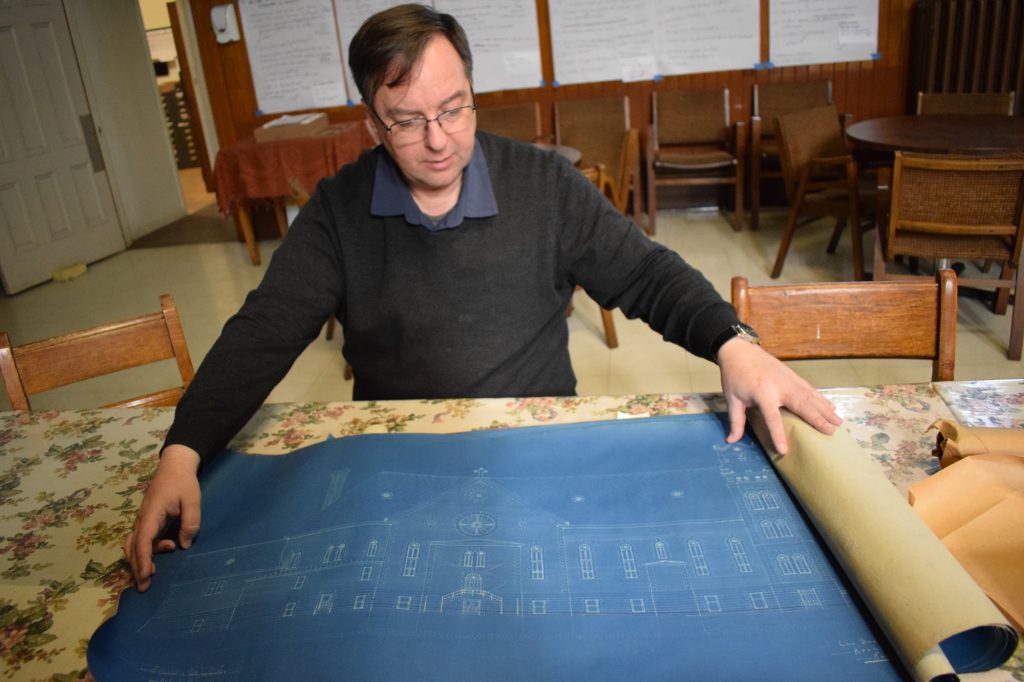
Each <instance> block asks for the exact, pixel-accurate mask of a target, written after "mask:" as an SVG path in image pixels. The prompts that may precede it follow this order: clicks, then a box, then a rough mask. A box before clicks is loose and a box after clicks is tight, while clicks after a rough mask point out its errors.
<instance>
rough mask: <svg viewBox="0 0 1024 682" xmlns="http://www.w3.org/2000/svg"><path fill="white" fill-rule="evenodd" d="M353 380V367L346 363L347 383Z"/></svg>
mask: <svg viewBox="0 0 1024 682" xmlns="http://www.w3.org/2000/svg"><path fill="white" fill-rule="evenodd" d="M351 378H352V365H350V364H348V363H347V362H346V363H345V381H348V380H349V379H351Z"/></svg>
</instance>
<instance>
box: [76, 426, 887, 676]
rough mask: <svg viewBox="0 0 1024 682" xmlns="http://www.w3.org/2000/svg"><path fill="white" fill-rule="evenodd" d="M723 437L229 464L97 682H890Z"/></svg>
mask: <svg viewBox="0 0 1024 682" xmlns="http://www.w3.org/2000/svg"><path fill="white" fill-rule="evenodd" d="M723 420H724V416H720V415H695V416H689V417H667V418H657V419H651V420H635V421H623V422H605V423H593V424H580V425H572V426H558V427H543V428H531V429H513V430H505V431H486V432H477V433H471V434H456V435H451V436H425V435H389V436H361V437H356V438H346V439H341V440H333V441H329V442H327V443H323V444H321V445H317V446H313V447H310V448H307V449H305V450H303V451H300V452H297V453H294V454H292V455H289V456H287V457H253V456H245V455H238V454H228V455H225V456H224V457H222V458H220V459H219V460H218V461H217V462H216V463H215V464H214V466H213V467H211V469H210V470H209V471H207V472H206V473H205V474H204V480H203V486H204V498H203V504H204V508H203V529H202V533H201V535H200V537H199V538H198V539H197V541H196V542H195V544H194V545H193V547H192V548H191V549H189V550H187V551H185V552H175V553H173V554H169V555H162V556H160V557H159V560H158V573H157V576H156V579H155V581H154V586H153V587H152V588H151V590H150V591H149V592H147V593H146V594H141V595H140V594H138V593H137V592H135V591H134V590H129V591H128V592H126V593H125V594H124V595H123V596H122V598H121V603H120V608H119V612H118V615H117V616H116V617H115V618H114V619H112V620H111V621H109V622H108V623H106V624H105V625H104V626H103V627H102V628H100V630H99V631H98V632H97V633H96V635H95V636H94V637H93V640H92V642H91V643H90V648H89V663H90V668H91V670H92V671H93V674H94V675H95V676H96V677H97V679H99V680H107V679H149V678H158V679H163V680H176V679H190V678H196V677H201V678H203V679H212V680H252V679H353V680H376V679H380V680H394V679H415V680H454V679H476V680H495V679H510V680H511V679H516V680H519V679H540V680H546V679H551V680H566V679H584V678H586V679H599V680H604V679H608V680H621V679H631V678H635V679H644V680H648V679H652V680H654V679H664V680H678V679H737V678H741V677H748V676H756V677H757V678H760V679H780V678H785V679H789V680H795V679H808V680H820V679H831V680H837V679H855V680H870V679H881V680H890V679H900V678H901V676H902V673H901V672H900V671H899V669H898V667H897V664H895V663H893V662H890V657H889V655H887V651H886V646H885V645H884V644H880V643H879V642H880V641H881V640H880V639H878V638H876V632H875V629H874V626H873V625H872V624H871V623H870V621H869V620H866V616H864V613H863V610H862V609H861V608H860V607H859V605H858V603H857V601H856V598H855V595H853V594H852V592H851V591H850V590H849V588H848V587H847V585H846V583H845V582H844V580H843V578H841V577H840V576H839V575H837V573H836V572H835V570H834V568H833V566H832V564H831V562H830V559H829V557H828V555H827V554H826V553H825V552H824V551H823V550H822V549H821V548H820V546H819V542H818V540H817V538H816V537H815V535H814V533H813V531H812V530H811V529H810V528H809V527H808V525H807V522H806V521H805V519H804V518H803V517H802V516H801V514H800V512H799V510H798V509H797V507H796V506H795V505H794V503H793V501H792V500H791V499H790V497H789V494H788V492H787V491H786V489H785V487H784V486H783V485H782V484H781V483H780V482H779V481H778V479H777V478H776V475H775V472H774V470H773V468H772V467H771V464H770V463H769V462H768V460H767V458H766V457H765V455H764V453H763V452H762V450H761V449H760V447H759V446H758V445H757V443H756V442H755V441H753V440H752V439H749V438H745V439H744V440H743V441H741V442H740V443H737V444H735V445H729V444H726V443H725V440H724V438H725V434H726V432H727V428H726V425H725V424H724V421H723Z"/></svg>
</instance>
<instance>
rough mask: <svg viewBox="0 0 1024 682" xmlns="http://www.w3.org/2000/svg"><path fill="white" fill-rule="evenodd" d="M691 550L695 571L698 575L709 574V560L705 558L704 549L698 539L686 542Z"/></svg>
mask: <svg viewBox="0 0 1024 682" xmlns="http://www.w3.org/2000/svg"><path fill="white" fill-rule="evenodd" d="M686 546H687V547H688V548H689V550H690V559H692V560H693V572H694V573H696V574H697V575H708V573H709V571H708V562H707V561H705V560H704V549H703V548H702V547H701V546H700V543H699V542H698V541H696V540H690V541H689V542H687V543H686Z"/></svg>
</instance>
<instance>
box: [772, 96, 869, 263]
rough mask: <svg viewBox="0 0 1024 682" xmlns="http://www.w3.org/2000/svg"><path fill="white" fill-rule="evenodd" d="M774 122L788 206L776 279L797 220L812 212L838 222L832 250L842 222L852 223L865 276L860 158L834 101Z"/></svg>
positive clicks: (857, 258) (856, 252) (856, 257)
mask: <svg viewBox="0 0 1024 682" xmlns="http://www.w3.org/2000/svg"><path fill="white" fill-rule="evenodd" d="M776 126H777V130H778V133H779V148H780V152H781V158H782V173H783V179H784V181H785V185H786V196H787V197H788V198H789V203H790V208H789V214H788V216H787V217H786V226H785V228H784V229H783V232H782V240H781V242H780V243H779V251H778V254H777V255H776V257H775V265H774V266H773V267H772V272H771V276H772V278H773V279H774V278H776V277H778V276H779V275H780V274H782V265H783V263H784V262H785V260H786V254H787V253H788V252H789V247H790V244H791V243H792V241H793V233H794V232H795V231H796V227H797V223H798V221H799V220H800V219H801V218H804V217H808V216H810V217H822V216H832V217H834V218H835V219H836V223H835V227H834V228H833V230H832V238H831V240H829V244H828V252H829V253H835V250H836V247H837V246H838V244H839V237H840V236H841V235H842V232H843V227H844V226H845V225H846V223H847V222H849V223H850V238H851V239H852V242H853V276H854V279H858V280H860V279H864V255H863V253H862V247H861V231H860V194H859V190H858V178H857V162H856V161H855V160H854V158H853V155H852V154H850V153H849V152H848V151H847V149H846V144H845V142H844V140H843V134H842V130H841V129H840V125H839V114H838V113H837V112H836V108H835V106H834V105H831V104H830V105H828V106H824V107H817V108H814V109H805V110H803V111H798V112H795V113H792V114H787V115H785V116H781V117H780V118H778V119H777V121H776Z"/></svg>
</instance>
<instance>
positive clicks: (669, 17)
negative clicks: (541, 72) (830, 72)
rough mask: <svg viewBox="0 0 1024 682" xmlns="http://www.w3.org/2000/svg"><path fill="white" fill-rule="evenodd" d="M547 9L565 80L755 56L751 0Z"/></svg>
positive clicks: (592, 1) (574, 2) (739, 65)
mask: <svg viewBox="0 0 1024 682" xmlns="http://www.w3.org/2000/svg"><path fill="white" fill-rule="evenodd" d="M549 12H550V15H551V39H552V43H553V50H552V52H553V59H554V65H555V80H557V81H558V82H559V83H560V84H563V85H566V84H571V83H584V82H588V81H604V80H625V81H631V80H642V79H650V78H655V77H657V76H659V75H660V76H668V75H678V74H688V73H704V72H710V71H730V70H736V69H749V68H752V67H753V66H754V64H756V63H757V62H758V58H759V52H760V25H761V23H760V22H761V18H760V4H759V3H757V2H752V1H751V0H656V1H655V2H647V1H645V0H560V1H559V2H557V3H550V4H549Z"/></svg>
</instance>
